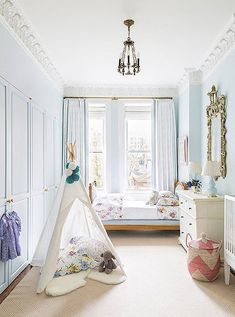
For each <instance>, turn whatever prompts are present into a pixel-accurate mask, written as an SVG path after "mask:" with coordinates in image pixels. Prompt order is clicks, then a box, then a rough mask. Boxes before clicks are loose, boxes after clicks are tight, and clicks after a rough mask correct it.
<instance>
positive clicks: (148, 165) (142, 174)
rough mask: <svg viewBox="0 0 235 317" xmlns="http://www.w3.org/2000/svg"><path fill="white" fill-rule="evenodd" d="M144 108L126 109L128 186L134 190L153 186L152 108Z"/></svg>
mask: <svg viewBox="0 0 235 317" xmlns="http://www.w3.org/2000/svg"><path fill="white" fill-rule="evenodd" d="M143 108H144V109H143ZM143 108H139V109H138V107H133V110H131V107H129V108H128V110H127V111H126V143H127V144H126V152H127V153H126V156H127V165H126V170H127V182H128V185H127V187H128V189H132V190H141V189H147V188H150V187H151V170H152V154H151V111H150V110H151V108H150V107H143Z"/></svg>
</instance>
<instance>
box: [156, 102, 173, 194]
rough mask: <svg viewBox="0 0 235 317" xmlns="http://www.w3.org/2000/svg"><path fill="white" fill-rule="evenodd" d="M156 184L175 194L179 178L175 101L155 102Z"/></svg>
mask: <svg viewBox="0 0 235 317" xmlns="http://www.w3.org/2000/svg"><path fill="white" fill-rule="evenodd" d="M153 108H154V109H153V115H154V117H155V118H154V120H153V122H154V127H153V128H154V129H153V131H154V132H153V133H154V134H155V140H156V144H155V164H156V166H155V170H156V178H155V184H156V189H157V190H170V191H172V192H174V185H175V181H176V177H177V150H176V122H175V107H174V101H173V100H154V106H153Z"/></svg>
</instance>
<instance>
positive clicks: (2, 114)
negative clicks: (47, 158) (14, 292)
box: [0, 79, 8, 293]
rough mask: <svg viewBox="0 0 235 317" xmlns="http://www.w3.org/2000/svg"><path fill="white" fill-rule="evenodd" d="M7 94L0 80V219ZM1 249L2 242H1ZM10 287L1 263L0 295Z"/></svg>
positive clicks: (3, 181) (4, 169) (3, 193)
mask: <svg viewBox="0 0 235 317" xmlns="http://www.w3.org/2000/svg"><path fill="white" fill-rule="evenodd" d="M6 94H7V86H6V84H5V82H4V81H2V80H1V79H0V175H1V177H0V217H1V216H2V215H3V213H4V212H5V211H6V207H5V204H6V194H7V193H6V176H7V174H6V109H7V107H6V100H7V99H6ZM0 248H1V240H0ZM7 286H8V264H7V263H3V262H0V293H1V292H2V291H3V290H4V289H5V288H6V287H7Z"/></svg>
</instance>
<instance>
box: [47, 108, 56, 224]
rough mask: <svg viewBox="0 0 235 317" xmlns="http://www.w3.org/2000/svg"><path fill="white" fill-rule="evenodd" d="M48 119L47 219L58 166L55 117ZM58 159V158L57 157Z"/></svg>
mask: <svg viewBox="0 0 235 317" xmlns="http://www.w3.org/2000/svg"><path fill="white" fill-rule="evenodd" d="M45 120H46V133H45V136H46V141H45V142H46V147H45V151H46V152H45V154H46V155H45V158H46V169H45V170H46V175H45V180H46V188H45V190H46V192H45V200H46V201H45V220H46V219H47V217H48V215H49V212H50V210H51V207H52V203H53V201H54V197H55V190H56V185H55V167H56V162H55V160H56V157H55V138H56V135H55V131H56V126H55V118H54V117H53V116H51V115H49V114H46V116H45ZM57 159H58V158H57Z"/></svg>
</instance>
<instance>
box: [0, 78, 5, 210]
mask: <svg viewBox="0 0 235 317" xmlns="http://www.w3.org/2000/svg"><path fill="white" fill-rule="evenodd" d="M0 171H1V177H0V205H1V200H2V199H5V198H6V85H5V84H4V83H3V82H1V81H0Z"/></svg>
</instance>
